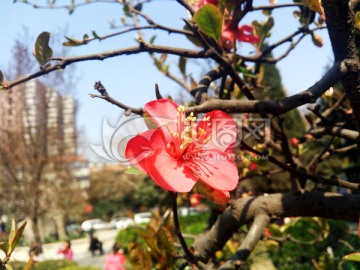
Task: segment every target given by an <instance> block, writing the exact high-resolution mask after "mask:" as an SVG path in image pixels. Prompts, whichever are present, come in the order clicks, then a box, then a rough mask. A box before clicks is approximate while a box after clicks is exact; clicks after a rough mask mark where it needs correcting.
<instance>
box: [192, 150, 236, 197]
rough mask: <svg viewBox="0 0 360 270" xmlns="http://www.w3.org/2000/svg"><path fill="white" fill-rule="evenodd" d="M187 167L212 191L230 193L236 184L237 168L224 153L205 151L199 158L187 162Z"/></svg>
mask: <svg viewBox="0 0 360 270" xmlns="http://www.w3.org/2000/svg"><path fill="white" fill-rule="evenodd" d="M188 166H189V168H191V170H192V171H193V172H194V174H195V175H197V176H198V177H199V178H200V180H201V181H203V182H204V183H205V184H206V185H208V186H210V187H211V188H213V189H217V190H223V191H230V190H233V189H234V188H236V186H237V184H238V180H239V174H238V168H237V166H236V163H235V162H234V160H232V159H231V158H230V157H229V156H228V155H227V154H226V153H223V152H220V151H205V152H204V153H203V154H202V155H201V156H199V157H194V158H192V159H191V160H189V162H188Z"/></svg>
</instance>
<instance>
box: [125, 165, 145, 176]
mask: <svg viewBox="0 0 360 270" xmlns="http://www.w3.org/2000/svg"><path fill="white" fill-rule="evenodd" d="M124 173H126V174H143V175H145V174H144V173H143V172H142V171H140V170H139V169H136V168H134V167H129V168H127V169H126V170H125V171H124Z"/></svg>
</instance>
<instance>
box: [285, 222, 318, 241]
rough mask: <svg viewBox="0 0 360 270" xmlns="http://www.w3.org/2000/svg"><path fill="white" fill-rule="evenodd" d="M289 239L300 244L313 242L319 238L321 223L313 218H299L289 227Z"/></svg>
mask: <svg viewBox="0 0 360 270" xmlns="http://www.w3.org/2000/svg"><path fill="white" fill-rule="evenodd" d="M289 234H290V236H291V239H292V240H293V241H295V242H299V243H302V244H313V243H314V242H316V241H318V240H320V239H321V236H322V229H321V225H320V224H319V222H318V221H317V220H316V219H313V218H299V219H298V220H297V221H296V222H295V224H294V225H293V226H291V228H289Z"/></svg>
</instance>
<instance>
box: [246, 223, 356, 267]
mask: <svg viewBox="0 0 360 270" xmlns="http://www.w3.org/2000/svg"><path fill="white" fill-rule="evenodd" d="M267 236H268V238H267V239H265V240H264V241H263V242H262V244H265V246H266V247H267V249H266V253H268V255H269V258H271V260H272V262H273V264H274V265H275V266H276V267H277V268H278V269H282V270H283V269H284V270H287V269H289V270H290V269H291V270H293V269H299V270H302V269H304V270H305V269H323V270H328V269H329V270H330V269H334V270H335V269H360V268H359V267H360V264H358V265H356V263H355V262H344V261H343V260H342V258H343V256H345V255H347V254H349V253H351V252H353V251H354V250H359V249H360V243H359V240H358V237H357V235H355V234H351V233H349V223H347V222H345V221H338V220H324V219H320V218H296V219H292V220H291V221H290V222H289V223H287V224H285V225H277V224H272V225H270V226H269V228H268V231H267ZM250 261H251V260H250ZM354 267H355V268H354Z"/></svg>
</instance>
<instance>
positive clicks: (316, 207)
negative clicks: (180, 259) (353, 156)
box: [193, 191, 360, 262]
mask: <svg viewBox="0 0 360 270" xmlns="http://www.w3.org/2000/svg"><path fill="white" fill-rule="evenodd" d="M359 212H360V195H339V194H335V193H322V192H318V191H312V192H305V193H303V194H301V193H300V192H289V193H276V194H271V195H264V196H259V197H249V198H242V199H238V200H236V201H234V202H232V205H231V206H230V207H228V208H227V209H226V211H225V212H224V213H223V214H222V215H221V216H220V218H219V219H218V221H217V222H216V223H215V224H214V226H213V227H212V228H211V229H210V230H209V231H206V232H205V233H203V234H201V235H199V236H198V237H197V238H196V240H195V242H194V244H193V246H194V248H195V256H196V257H197V258H198V259H199V260H201V261H204V262H206V261H208V260H209V258H211V257H212V256H213V255H214V253H215V252H216V251H217V250H220V249H222V247H223V246H224V245H225V243H226V242H227V240H229V239H230V237H231V236H232V235H233V234H234V233H235V232H236V231H237V230H238V229H239V227H240V226H242V225H244V224H248V223H250V222H251V221H252V220H253V219H254V218H255V217H256V216H257V215H259V214H266V215H268V216H269V217H271V218H272V219H277V218H284V217H296V216H317V217H323V218H332V219H342V220H348V221H358V218H359Z"/></svg>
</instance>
